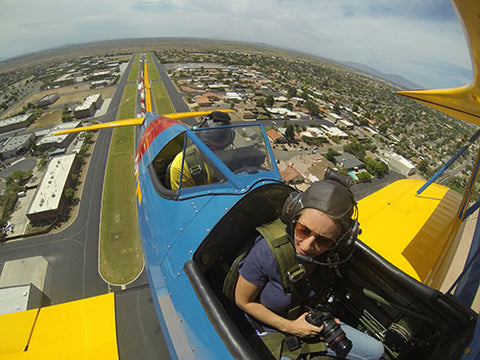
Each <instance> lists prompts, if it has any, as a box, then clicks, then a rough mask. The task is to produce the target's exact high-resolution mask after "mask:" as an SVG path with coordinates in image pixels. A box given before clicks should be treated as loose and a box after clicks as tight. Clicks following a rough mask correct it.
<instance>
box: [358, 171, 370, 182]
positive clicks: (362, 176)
mask: <svg viewBox="0 0 480 360" xmlns="http://www.w3.org/2000/svg"><path fill="white" fill-rule="evenodd" d="M357 177H358V180H359V181H360V182H369V181H371V180H372V176H371V175H370V174H369V173H368V172H366V171H362V172H361V173H358V174H357Z"/></svg>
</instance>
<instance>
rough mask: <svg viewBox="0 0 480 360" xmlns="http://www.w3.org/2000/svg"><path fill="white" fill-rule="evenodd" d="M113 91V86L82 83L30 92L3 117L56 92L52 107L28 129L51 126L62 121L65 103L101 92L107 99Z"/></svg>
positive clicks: (103, 97)
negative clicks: (97, 87) (56, 96)
mask: <svg viewBox="0 0 480 360" xmlns="http://www.w3.org/2000/svg"><path fill="white" fill-rule="evenodd" d="M114 92H115V87H114V86H111V87H107V88H100V89H90V88H89V86H88V84H82V85H72V86H66V87H61V88H58V89H52V90H43V91H40V92H38V93H35V94H32V95H30V96H29V97H27V98H26V99H25V100H24V101H22V102H21V103H20V104H19V105H17V106H16V107H14V108H13V109H11V110H10V111H9V112H8V113H7V114H6V115H5V116H4V118H8V117H10V116H12V115H13V114H16V113H18V112H19V111H20V110H22V109H23V107H24V106H25V105H27V104H28V103H34V102H36V101H38V100H40V99H41V98H42V97H43V96H45V95H48V94H54V93H56V94H58V95H60V98H59V99H58V100H57V101H55V103H54V104H52V105H51V107H52V109H47V110H45V111H44V113H43V114H42V116H40V117H39V118H38V119H37V120H35V121H34V122H33V123H32V125H30V126H29V127H28V129H29V130H32V129H38V128H43V127H47V126H52V125H55V124H58V123H60V122H61V121H62V109H63V106H64V105H66V104H70V105H71V104H72V103H78V104H80V103H82V102H83V100H84V99H85V98H86V97H87V96H89V95H93V94H98V93H100V94H102V99H109V98H111V97H112V96H113V93H114Z"/></svg>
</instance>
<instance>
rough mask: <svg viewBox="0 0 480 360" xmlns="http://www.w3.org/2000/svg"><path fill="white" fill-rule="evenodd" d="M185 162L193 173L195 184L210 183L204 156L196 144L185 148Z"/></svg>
mask: <svg viewBox="0 0 480 360" xmlns="http://www.w3.org/2000/svg"><path fill="white" fill-rule="evenodd" d="M185 163H186V164H187V166H188V170H189V171H190V174H191V175H192V178H193V180H194V181H195V184H197V185H203V184H207V183H208V181H207V180H208V171H207V167H206V166H205V163H204V160H203V159H202V156H201V155H200V154H199V150H198V148H197V147H196V146H189V147H188V148H187V149H186V150H185Z"/></svg>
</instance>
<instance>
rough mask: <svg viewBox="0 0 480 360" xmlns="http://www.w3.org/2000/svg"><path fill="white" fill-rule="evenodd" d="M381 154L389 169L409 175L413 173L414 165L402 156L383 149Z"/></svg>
mask: <svg viewBox="0 0 480 360" xmlns="http://www.w3.org/2000/svg"><path fill="white" fill-rule="evenodd" d="M382 156H383V158H384V160H385V162H386V163H387V164H388V166H389V167H390V168H391V169H393V170H395V171H398V172H400V173H401V174H402V175H404V176H411V175H413V174H414V173H415V165H413V164H412V163H411V162H410V161H408V160H407V159H405V158H404V157H403V156H401V155H399V154H397V153H394V152H391V151H383V152H382Z"/></svg>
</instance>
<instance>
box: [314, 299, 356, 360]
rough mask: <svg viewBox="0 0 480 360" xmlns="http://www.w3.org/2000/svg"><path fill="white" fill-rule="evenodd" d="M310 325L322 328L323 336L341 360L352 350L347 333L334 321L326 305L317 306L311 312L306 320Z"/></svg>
mask: <svg viewBox="0 0 480 360" xmlns="http://www.w3.org/2000/svg"><path fill="white" fill-rule="evenodd" d="M305 319H306V320H307V321H308V322H309V323H310V324H312V325H315V326H322V325H323V331H322V336H323V338H324V339H325V342H326V343H327V346H328V347H330V348H331V349H332V350H333V351H334V352H335V354H337V356H338V357H340V358H345V356H347V354H348V353H349V352H350V350H352V342H351V341H350V340H349V339H348V338H347V336H346V335H345V332H344V331H343V330H342V328H341V327H340V325H339V324H337V322H336V321H335V320H334V318H333V316H332V314H331V313H330V312H329V309H328V308H327V307H326V306H325V305H321V304H319V305H316V306H315V308H313V309H312V310H310V311H309V312H308V314H307V316H306V318H305Z"/></svg>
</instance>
